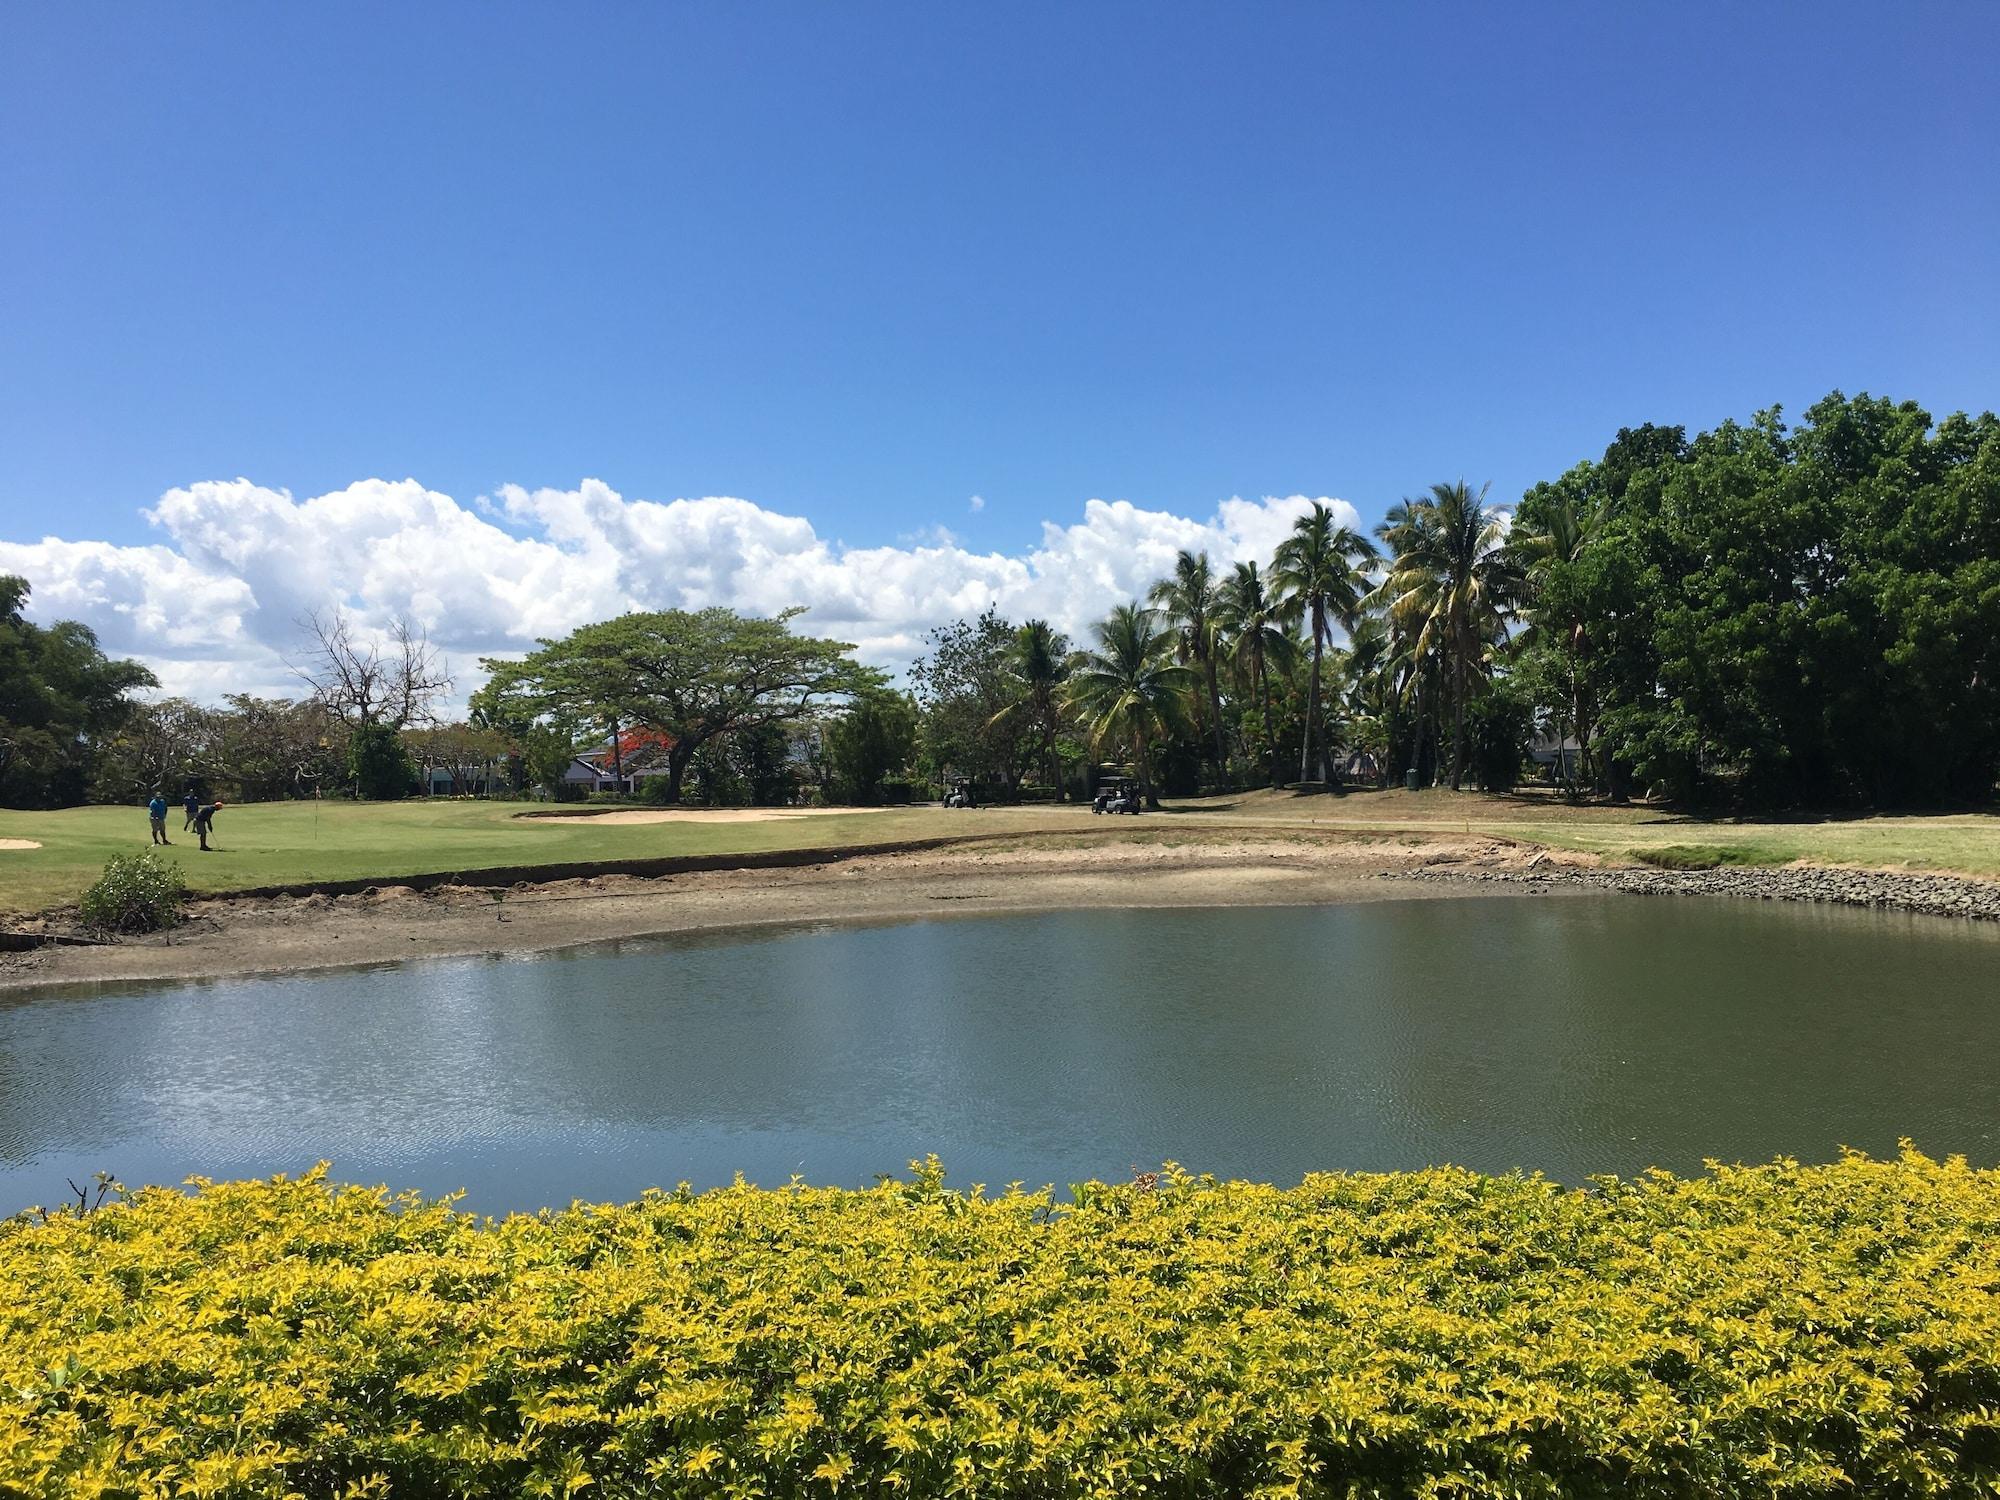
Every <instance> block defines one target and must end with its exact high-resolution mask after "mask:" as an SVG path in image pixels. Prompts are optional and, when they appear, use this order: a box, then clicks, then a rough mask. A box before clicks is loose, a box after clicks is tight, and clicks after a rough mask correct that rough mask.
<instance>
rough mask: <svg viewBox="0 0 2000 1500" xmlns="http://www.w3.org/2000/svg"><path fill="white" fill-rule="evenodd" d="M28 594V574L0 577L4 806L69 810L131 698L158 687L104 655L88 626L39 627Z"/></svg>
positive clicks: (0, 801) (132, 666)
mask: <svg viewBox="0 0 2000 1500" xmlns="http://www.w3.org/2000/svg"><path fill="white" fill-rule="evenodd" d="M29 593H30V590H29V586H28V581H27V579H25V578H19V577H16V576H14V575H12V574H0V807H66V806H69V805H71V804H73V803H77V802H81V801H83V800H84V797H85V794H86V793H87V792H88V790H89V788H90V784H91V779H92V774H93V771H94V769H95V764H96V761H97V757H98V754H99V752H100V750H101V749H102V747H103V745H104V743H105V742H106V740H107V739H108V738H109V737H110V736H111V735H112V734H113V733H114V732H115V731H116V730H117V729H118V728H119V727H120V726H121V725H122V724H123V723H124V722H125V720H126V718H127V717H128V716H129V715H130V713H131V712H132V708H133V703H132V698H131V695H132V694H133V693H134V692H137V691H138V690H139V689H141V688H149V687H157V686H158V685H159V684H158V683H157V682H156V681H155V680H154V678H153V674H152V673H151V672H149V671H147V670H146V669H145V668H144V667H143V666H141V665H140V664H139V663H138V662H135V661H120V660H117V659H115V658H113V657H109V656H106V655H105V654H104V651H103V649H102V648H101V647H100V646H99V645H98V643H97V637H96V636H95V635H94V634H93V633H92V632H91V630H90V628H89V627H88V626H86V625H81V624H79V623H77V622H76V621H74V620H62V621H58V622H57V623H56V624H54V625H49V626H41V625H36V624H35V623H34V622H33V621H31V620H29V619H28V618H27V605H28V598H29Z"/></svg>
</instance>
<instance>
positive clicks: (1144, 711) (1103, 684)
mask: <svg viewBox="0 0 2000 1500" xmlns="http://www.w3.org/2000/svg"><path fill="white" fill-rule="evenodd" d="M1096 634H1097V649H1096V650H1095V651H1085V652H1083V653H1081V654H1080V655H1078V656H1077V657H1076V659H1075V660H1074V661H1073V662H1072V663H1071V665H1070V677H1069V684H1068V687H1067V688H1066V689H1065V691H1064V698H1065V700H1066V702H1067V704H1068V706H1069V707H1070V709H1071V710H1072V711H1073V712H1075V713H1076V714H1077V716H1078V717H1080V718H1081V719H1082V720H1083V722H1084V727H1085V728H1086V730H1088V732H1089V734H1090V743H1091V749H1092V751H1093V752H1094V753H1095V752H1099V751H1101V749H1102V747H1103V746H1105V745H1107V744H1113V745H1119V746H1121V747H1123V748H1125V749H1127V750H1129V751H1130V753H1131V756H1132V765H1133V769H1135V770H1136V771H1137V772H1138V773H1139V785H1140V787H1141V788H1142V789H1143V790H1144V793H1145V797H1146V805H1147V806H1148V807H1158V806H1159V805H1160V799H1159V797H1158V795H1157V794H1156V793H1155V792H1154V790H1153V756H1152V751H1151V749H1150V742H1151V740H1152V738H1153V736H1154V735H1156V734H1158V733H1159V732H1161V731H1162V730H1174V729H1180V728H1181V727H1183V725H1184V724H1185V722H1186V715H1185V712H1184V709H1183V705H1184V704H1185V702H1186V701H1187V699H1188V697H1189V695H1190V694H1192V693H1193V692H1194V691H1195V689H1196V687H1197V686H1198V685H1199V683H1200V680H1201V679H1200V677H1199V676H1198V675H1197V674H1196V673H1195V672H1193V671H1191V670H1190V669H1189V668H1187V667H1184V666H1181V665H1179V664H1178V663H1177V662H1175V661H1174V659H1173V656H1174V639H1173V636H1172V635H1171V634H1170V633H1169V632H1168V631H1166V630H1165V629H1164V628H1162V626H1161V624H1160V622H1159V619H1158V617H1157V616H1156V615H1155V614H1154V613H1153V611H1151V610H1149V609H1146V608H1145V607H1144V606H1142V605H1139V604H1136V603H1134V604H1121V605H1119V606H1118V607H1117V608H1116V609H1114V610H1112V611H1111V613H1110V615H1109V616H1108V617H1107V618H1105V619H1104V620H1102V621H1100V622H1099V623H1098V625H1097V627H1096Z"/></svg>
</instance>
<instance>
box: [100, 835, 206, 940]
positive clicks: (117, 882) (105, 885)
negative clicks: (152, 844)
mask: <svg viewBox="0 0 2000 1500" xmlns="http://www.w3.org/2000/svg"><path fill="white" fill-rule="evenodd" d="M186 902H187V881H186V880H184V879H183V878H182V876H181V871H180V866H178V865H174V864H169V863H168V862H167V861H166V860H164V859H161V858H160V857H159V855H157V854H155V853H154V852H153V851H152V850H150V849H148V850H146V851H145V852H144V853H143V854H114V855H112V856H111V858H110V860H109V861H107V862H106V864H105V866H104V873H103V874H102V875H100V876H98V878H97V883H96V884H95V885H93V886H91V887H90V888H89V889H88V890H86V891H85V892H84V893H83V898H82V900H81V901H79V902H78V906H79V907H80V908H81V910H82V913H83V920H84V921H85V922H86V923H87V924H88V925H90V926H92V927H95V928H97V929H98V930H99V931H101V932H158V931H160V930H161V929H162V928H166V927H172V926H173V925H174V924H175V923H177V922H179V921H180V919H181V907H182V906H183V905H185V904H186Z"/></svg>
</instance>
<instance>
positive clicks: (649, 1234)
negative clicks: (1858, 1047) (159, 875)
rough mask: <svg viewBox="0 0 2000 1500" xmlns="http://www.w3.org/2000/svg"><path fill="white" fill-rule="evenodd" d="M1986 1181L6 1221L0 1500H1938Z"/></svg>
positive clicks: (261, 1200)
mask: <svg viewBox="0 0 2000 1500" xmlns="http://www.w3.org/2000/svg"><path fill="white" fill-rule="evenodd" d="M1997 1232H2000V1173H1995V1172H1992V1171H1975V1170H1971V1169H1969V1168H1967V1167H1966V1166H1965V1165H1964V1164H1963V1163H1962V1162H1958V1161H1950V1162H1943V1163H1939V1162H1933V1161H1930V1160H1927V1159H1926V1158H1924V1157H1922V1156H1918V1155H1915V1154H1909V1155H1906V1156H1905V1157H1904V1158H1903V1159H1902V1160H1901V1161H1899V1162H1890V1163H1884V1162H1875V1161H1869V1160H1865V1159H1862V1158H1851V1159H1848V1160H1844V1161H1841V1162H1838V1163H1835V1164H1832V1165H1828V1166H1811V1167H1802V1166H1797V1165H1794V1164H1789V1163H1780V1164H1778V1165H1775V1166H1770V1167H1761V1168H1752V1169H1730V1170H1719V1171H1716V1172H1714V1173H1713V1174H1712V1175H1709V1176H1705V1177H1700V1178H1695V1179H1688V1180H1682V1179H1676V1178H1673V1177H1668V1176H1665V1175H1656V1176H1649V1177H1646V1178H1644V1179H1641V1180H1639V1181H1636V1182H1628V1183H1616V1182H1608V1181H1607V1182H1604V1183H1600V1184H1594V1185H1592V1186H1589V1187H1587V1188H1584V1189H1581V1190H1565V1189H1560V1188H1557V1187H1555V1186H1553V1185H1551V1184H1549V1183H1547V1182H1543V1181H1540V1180H1534V1179H1520V1178H1491V1177H1481V1176H1477V1175H1474V1174H1472V1173H1467V1172H1460V1171H1435V1172H1423V1173H1413V1174H1406V1175H1394V1176H1365V1177H1364V1176H1326V1177H1313V1178H1309V1179H1308V1180H1307V1181H1306V1182H1305V1183H1304V1184H1303V1185H1302V1186H1300V1187H1298V1188H1295V1189H1291V1190H1279V1189H1275V1188H1269V1187H1259V1186H1254V1185H1246V1184H1237V1183H1231V1184H1226V1185H1217V1184H1214V1183H1212V1182H1208V1181H1205V1180H1189V1179H1186V1178H1184V1177H1181V1176H1179V1175H1178V1174H1173V1173H1170V1174H1169V1175H1168V1177H1167V1179H1166V1180H1164V1181H1162V1182H1160V1183H1159V1184H1158V1185H1157V1186H1150V1187H1149V1186H1148V1185H1144V1184H1139V1185H1132V1186H1125V1187H1117V1188H1090V1189H1085V1190H1082V1191H1081V1193H1080V1195H1079V1201H1078V1202H1077V1204H1076V1205H1075V1206H1074V1207H1065V1206H1058V1205H1055V1204H1052V1203H1051V1202H1050V1201H1049V1200H1048V1199H1047V1198H1046V1197H1044V1196H1040V1195H1019V1194H1014V1195H1005V1196H999V1197H990V1198H989V1197H982V1196H978V1195H959V1194H955V1193H952V1192H948V1191H946V1190H945V1189H944V1188H943V1187H942V1186H941V1183H940V1176H939V1174H938V1173H937V1172H936V1170H935V1164H930V1165H929V1166H927V1167H925V1168H921V1169H919V1171H918V1173H917V1177H916V1180H915V1181H914V1182H908V1183H902V1184H887V1185H884V1186H883V1187H880V1188H878V1189H873V1190H869V1191H865V1192H843V1191H833V1190H819V1189H798V1188H795V1189H789V1190H778V1191H760V1190H758V1189H755V1188H750V1187H742V1186H739V1187H736V1188H731V1189H725V1190H722V1191H718V1192H712V1193H704V1194H688V1193H678V1194H655V1195H651V1196H648V1197H647V1198H645V1199H643V1200H641V1201H640V1202H638V1203H635V1204H630V1205H627V1206H624V1207H618V1208H591V1207H576V1208H572V1209H570V1210H568V1211H567V1212H562V1213H551V1214H543V1215H539V1216H529V1217H519V1218H512V1219H508V1220H505V1221H503V1222H499V1223H494V1222H490V1221H485V1220H481V1219H477V1218H473V1217H471V1216H468V1215H464V1214H461V1213H458V1212H456V1211H455V1210H454V1208H453V1207H452V1205H451V1204H449V1203H441V1202H434V1201H433V1202H425V1201H420V1200H418V1199H416V1198H396V1199H385V1198H384V1197H382V1196H381V1195H380V1194H378V1193H375V1192H371V1191H365V1190H360V1189H353V1188H340V1187H333V1186H330V1185H328V1184H327V1183H326V1182H325V1181H324V1180H322V1179H321V1178H320V1177H319V1176H312V1177H308V1178H307V1179H305V1180H302V1181H301V1180H290V1181H287V1180H282V1179H281V1180H277V1181H272V1182H253V1183H228V1184H220V1185H204V1186H203V1187H202V1188H201V1189H200V1191H199V1192H197V1193H195V1194H193V1195H191V1196H190V1195H183V1194H180V1193H177V1192H172V1191H166V1190H149V1191H146V1192H143V1193H140V1194H138V1195H136V1197H135V1199H134V1201H132V1202H131V1203H130V1204H128V1205H126V1206H122V1207H121V1206H113V1207H108V1208H106V1209H104V1210H102V1211H100V1212H98V1213H96V1214H93V1215H91V1216H89V1217H87V1218H83V1219H70V1220H58V1221H54V1222H50V1223H46V1224H43V1223H36V1222H29V1221H26V1220H15V1221H11V1222H9V1223H8V1224H6V1225H5V1226H4V1227H0V1493H4V1494H7V1495H35V1496H43V1495H47V1496H55V1495H63V1496H69V1495H132V1496H140V1495H146V1496H151V1495H161V1496H165V1495H176V1496H178V1495H218V1496H220V1495H259V1496H264V1495H269V1496H278V1495H307V1496H320V1495H348V1494H352V1495H381V1496H393V1497H397V1500H405V1497H413V1496H428V1495H491V1496H503V1495H504V1496H512V1495H516V1494H529V1495H567V1494H572V1493H578V1492H581V1493H584V1494H586V1495H595V1496H610V1495H661V1496H676V1497H678V1496H698V1495H728V1496H790V1495H802V1496H803V1495H834V1494H842V1495H846V1494H853V1495H923V1496H928V1495H978V1496H1037V1497H1047V1496H1069V1495H1079V1496H1081V1495H1161V1496H1197V1495H1203V1496H1205V1495H1216V1496H1223V1495H1228V1496H1239V1495H1260V1496H1279V1495H1340V1496H1360V1495H1368V1496H1378V1495H1379V1496H1405V1495H1441V1496H1442V1495H1454V1496H1457V1495H1492V1496H1502V1495H1506V1496H1516V1495H1526V1496H1533V1495H1548V1496H1554V1495H1563V1496H1574V1495H1604V1496H1621V1497H1622V1496H1655V1495H1656V1496H1710V1495H1738V1494H1740V1495H1750V1494H1757V1495H1765V1494H1782V1495H1828V1496H1852V1495H1896V1496H1904V1495H1909V1496H1915V1495H1971V1494H1990V1493H1993V1492H1994V1489H1995V1486H1996V1482H2000V1481H1996V1469H1995V1464H1996V1457H2000V1428H1997V1427H1996V1423H2000V1296H1996V1289H2000V1241H1996V1233H1997Z"/></svg>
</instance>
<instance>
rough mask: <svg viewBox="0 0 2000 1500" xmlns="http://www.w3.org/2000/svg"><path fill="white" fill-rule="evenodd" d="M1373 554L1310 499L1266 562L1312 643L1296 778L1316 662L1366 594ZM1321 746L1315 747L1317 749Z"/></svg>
mask: <svg viewBox="0 0 2000 1500" xmlns="http://www.w3.org/2000/svg"><path fill="white" fill-rule="evenodd" d="M1374 558H1375V548H1374V546H1373V544H1371V543H1370V542H1369V540H1368V538H1366V537H1365V536H1362V535H1361V534H1360V533H1359V532H1357V531H1355V530H1353V529H1352V528H1351V527H1347V526H1343V525H1341V524H1340V522H1339V521H1338V520H1336V519H1335V518H1334V514H1333V512H1332V511H1331V510H1330V509H1328V508H1327V507H1326V506H1324V505H1320V504H1318V503H1315V504H1314V505H1313V508H1312V510H1311V511H1310V512H1309V513H1308V514H1306V515H1303V516H1300V517H1299V518H1298V520H1297V521H1295V522H1294V523H1293V524H1292V530H1291V534H1290V535H1289V536H1287V537H1286V538H1285V539H1284V540H1283V541H1282V542H1280V543H1279V544H1278V554H1277V556H1276V557H1275V558H1274V559H1273V560H1272V565H1271V583H1272V586H1273V588H1274V589H1275V591H1276V593H1277V596H1278V597H1279V599H1281V600H1283V601H1284V602H1285V603H1287V604H1290V605H1291V606H1292V607H1294V608H1295V609H1297V610H1298V611H1299V612H1300V614H1302V615H1303V616H1304V617H1305V620H1306V625H1307V630H1308V634H1309V638H1310V640H1311V642H1312V677H1311V682H1310V685H1309V687H1308V688H1307V691H1306V729H1305V734H1304V736H1303V737H1302V738H1301V740H1300V743H1299V780H1300V781H1310V780H1311V779H1312V777H1311V776H1310V775H1309V774H1308V772H1309V771H1310V770H1311V768H1312V764H1313V753H1312V750H1313V731H1314V729H1315V728H1316V727H1317V726H1318V724H1319V698H1320V662H1321V659H1322V657H1323V656H1324V655H1325V652H1326V647H1327V645H1328V643H1329V642H1330V641H1331V640H1332V639H1333V627H1334V625H1335V624H1336V623H1339V624H1341V625H1344V626H1348V627H1351V626H1352V625H1353V622H1354V618H1355V616H1356V615H1357V614H1358V613H1359V612H1360V609H1361V600H1362V596H1363V595H1364V594H1365V593H1366V592H1367V579H1366V578H1365V576H1364V575H1363V573H1362V567H1363V565H1364V564H1366V563H1369V562H1372V561H1373V560H1374ZM1325 751H1326V747H1325V746H1324V745H1321V747H1320V753H1321V754H1322V755H1324V754H1325Z"/></svg>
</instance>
